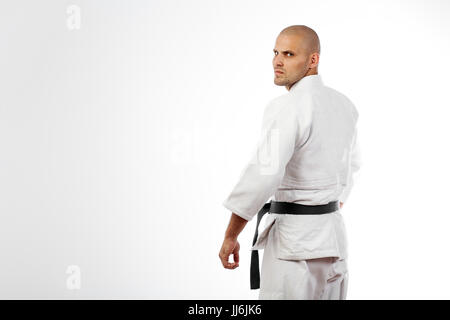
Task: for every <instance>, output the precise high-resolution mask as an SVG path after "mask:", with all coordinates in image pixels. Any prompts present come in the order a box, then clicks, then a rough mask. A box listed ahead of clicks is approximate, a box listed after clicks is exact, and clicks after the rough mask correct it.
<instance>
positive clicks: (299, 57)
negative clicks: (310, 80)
mask: <svg viewBox="0 0 450 320" xmlns="http://www.w3.org/2000/svg"><path fill="white" fill-rule="evenodd" d="M273 51H274V57H273V60H272V65H273V69H274V74H275V78H274V83H275V84H276V85H277V86H287V88H290V86H291V85H292V84H294V83H295V82H297V81H298V80H300V79H301V78H303V77H304V76H305V74H306V73H307V72H308V69H309V63H308V58H309V56H308V54H307V52H306V51H305V50H304V49H303V47H302V37H301V36H298V35H283V34H280V35H279V36H278V37H277V40H276V42H275V48H274V49H273Z"/></svg>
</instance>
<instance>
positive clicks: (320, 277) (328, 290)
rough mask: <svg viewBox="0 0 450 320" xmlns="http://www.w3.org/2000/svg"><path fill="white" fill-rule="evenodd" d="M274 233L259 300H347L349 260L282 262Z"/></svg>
mask: <svg viewBox="0 0 450 320" xmlns="http://www.w3.org/2000/svg"><path fill="white" fill-rule="evenodd" d="M274 230H275V228H271V230H270V231H269V235H268V239H267V243H266V246H265V248H264V256H263V260H262V265H261V282H260V291H259V299H261V300H269V299H289V300H295V299H298V300H345V298H346V295H347V286H348V270H347V262H346V259H339V258H338V257H324V258H316V259H306V260H284V259H279V258H277V257H276V253H275V252H276V251H275V250H276V247H275V246H276V241H274Z"/></svg>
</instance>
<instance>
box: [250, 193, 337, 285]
mask: <svg viewBox="0 0 450 320" xmlns="http://www.w3.org/2000/svg"><path fill="white" fill-rule="evenodd" d="M337 210H339V201H333V202H329V203H327V204H321V205H313V206H310V205H305V204H299V203H293V202H279V201H273V200H272V201H270V202H267V203H266V204H264V206H263V207H262V208H261V210H259V212H258V219H257V222H256V230H255V236H254V237H253V244H252V246H254V245H255V243H256V240H257V239H258V227H259V222H260V221H261V218H262V217H263V216H264V215H265V214H266V213H267V212H269V213H281V214H324V213H330V212H334V211H337ZM250 289H259V256H258V250H252V259H251V262H250Z"/></svg>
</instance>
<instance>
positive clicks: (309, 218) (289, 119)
mask: <svg viewBox="0 0 450 320" xmlns="http://www.w3.org/2000/svg"><path fill="white" fill-rule="evenodd" d="M357 119H358V111H357V110H356V107H355V106H354V104H353V103H352V102H351V101H350V100H349V99H348V98H347V97H346V96H345V95H343V94H342V93H340V92H338V91H336V90H334V89H332V88H329V87H327V86H324V84H323V82H322V78H321V76H320V75H309V76H306V77H304V78H302V79H300V81H298V82H297V83H295V84H294V85H293V86H292V87H291V89H290V90H289V91H288V92H287V93H286V94H283V95H281V96H278V97H276V98H274V99H272V100H271V101H270V102H269V103H268V105H267V106H266V107H265V110H264V116H263V123H262V128H261V136H260V139H259V142H258V144H257V146H256V150H255V152H254V153H253V154H252V158H251V160H250V162H249V163H248V164H247V166H246V167H245V168H244V170H243V171H242V173H241V175H240V178H239V181H238V182H237V184H236V185H235V187H234V189H233V190H232V191H231V193H230V195H229V196H228V198H227V199H226V200H225V201H224V202H223V205H224V206H225V208H227V209H229V210H230V211H232V212H234V213H235V214H237V215H239V216H240V217H242V218H244V219H246V220H248V221H250V220H252V219H253V217H254V216H255V215H256V214H257V213H258V211H259V210H260V209H261V208H262V206H263V205H264V204H265V203H266V202H267V201H269V200H275V201H286V202H295V203H300V204H305V205H319V204H326V203H328V202H330V201H335V200H339V201H341V202H345V201H346V200H347V198H348V196H349V193H350V190H351V188H352V186H353V174H354V172H356V171H357V170H359V168H360V166H361V160H360V152H359V146H358V143H357ZM269 198H270V199H269ZM272 226H275V227H276V228H275V230H274V232H275V237H274V239H276V240H275V241H276V242H277V243H276V245H277V248H278V249H277V252H278V258H280V259H288V260H301V259H313V258H319V257H329V256H336V257H341V258H345V257H347V240H346V232H345V226H344V222H343V219H342V216H341V214H340V211H339V210H338V211H336V212H333V213H331V214H323V215H289V214H269V215H268V217H267V219H266V225H265V229H264V230H263V231H262V232H261V233H260V234H259V237H258V240H257V242H256V243H255V245H254V246H253V247H252V249H262V248H264V245H265V242H266V241H267V235H268V232H269V231H270V228H271V227H272Z"/></svg>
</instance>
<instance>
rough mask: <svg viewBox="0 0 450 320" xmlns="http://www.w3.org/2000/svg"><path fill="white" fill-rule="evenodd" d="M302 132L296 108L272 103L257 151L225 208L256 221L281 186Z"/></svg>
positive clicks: (268, 109)
mask: <svg viewBox="0 0 450 320" xmlns="http://www.w3.org/2000/svg"><path fill="white" fill-rule="evenodd" d="M298 132H299V122H298V115H297V110H296V108H295V106H294V105H291V104H286V103H285V104H282V103H280V102H279V101H277V100H276V99H274V100H272V101H271V102H270V103H269V104H268V105H267V106H266V108H265V110H264V116H263V124H262V128H261V135H260V138H259V142H258V144H257V146H256V151H254V152H253V153H252V158H251V161H250V162H249V163H248V164H247V165H246V166H245V168H244V169H243V171H242V172H241V175H240V178H239V180H238V182H237V184H236V185H235V187H234V189H233V190H232V191H231V193H230V195H229V196H228V198H227V199H226V200H225V201H224V202H223V205H224V207H225V208H227V209H229V210H230V211H232V212H233V213H235V214H237V215H238V216H240V217H241V218H243V219H245V220H248V221H250V220H252V218H253V217H254V216H255V215H256V214H257V213H258V211H259V210H260V209H261V208H262V207H263V205H264V204H265V203H266V202H267V200H268V199H269V197H271V196H272V195H273V194H274V193H275V191H276V190H277V188H278V186H279V185H280V183H281V180H282V179H283V176H284V173H285V168H286V165H287V163H288V162H289V160H290V159H291V157H292V155H293V153H294V150H295V149H296V147H297V144H298V143H299V136H298Z"/></svg>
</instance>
